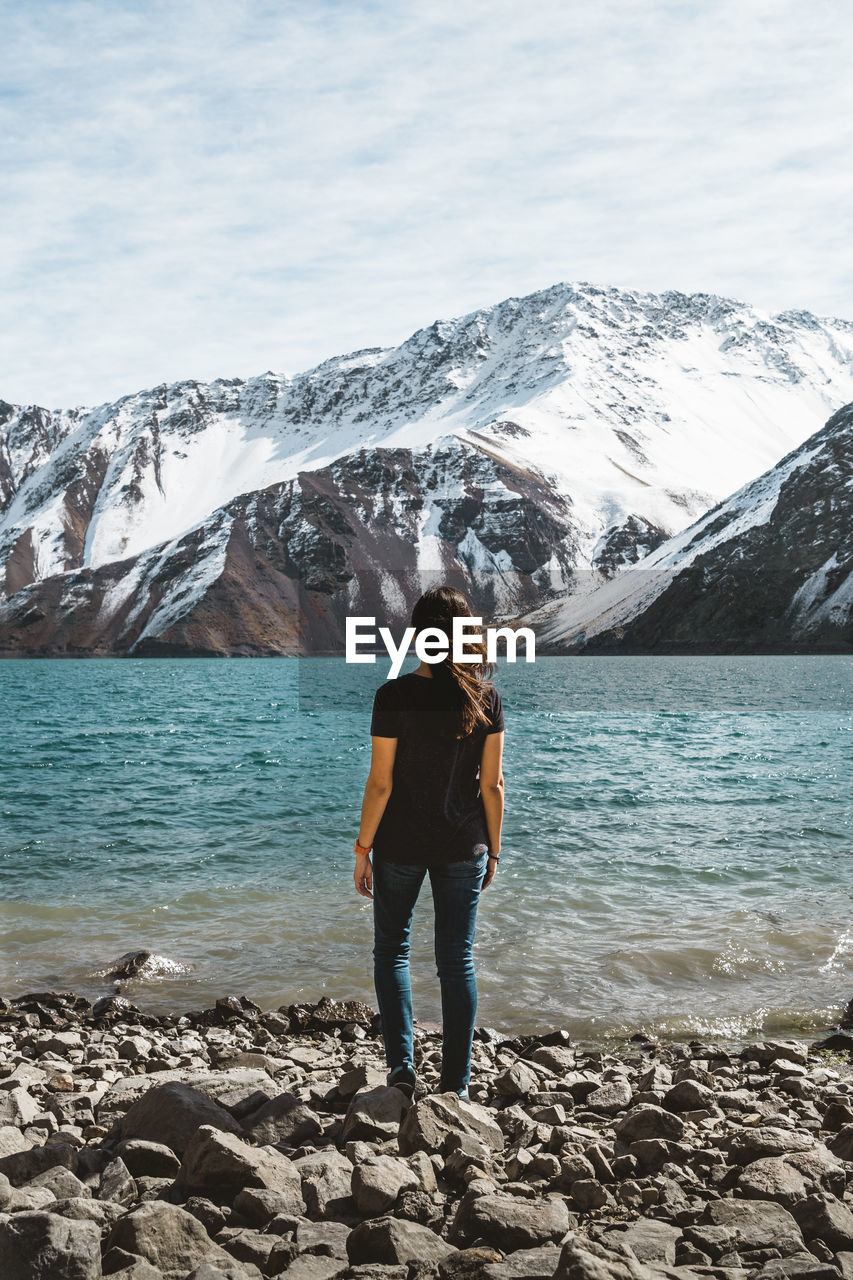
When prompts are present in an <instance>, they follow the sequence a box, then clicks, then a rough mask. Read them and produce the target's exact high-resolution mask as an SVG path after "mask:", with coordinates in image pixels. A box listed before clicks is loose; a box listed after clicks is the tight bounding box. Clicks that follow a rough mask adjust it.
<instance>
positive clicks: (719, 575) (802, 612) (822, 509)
mask: <svg viewBox="0 0 853 1280" xmlns="http://www.w3.org/2000/svg"><path fill="white" fill-rule="evenodd" d="M851 529H853V404H851V405H847V406H846V407H845V408H843V409H840V410H839V411H838V412H837V413H835V414H833V416H832V417H831V418H830V419H829V421H828V422H827V423H826V425H825V426H824V427H823V428H822V429H821V430H820V431H818V432H816V433H815V434H814V435H813V436H811V437H810V438H809V439H808V440H806V442H805V443H804V444H802V445H801V446H800V447H799V448H797V449H793V450H792V451H791V452H790V453H789V454H787V455H786V456H785V457H784V458H782V460H781V461H780V462H779V463H777V465H776V466H775V467H771V469H770V470H769V471H767V472H765V474H764V475H762V476H759V477H758V479H757V480H754V481H752V483H750V484H747V485H744V487H743V488H742V489H740V490H738V492H737V493H735V494H733V495H732V496H731V497H730V498H728V499H727V500H726V501H724V502H721V503H718V504H717V506H715V507H714V508H713V509H712V510H711V511H709V512H707V513H706V514H705V515H704V516H703V517H702V518H701V519H700V520H697V521H696V522H695V523H694V524H692V525H691V526H690V527H689V528H688V529H685V530H684V531H683V532H682V533H680V534H678V535H676V536H675V537H673V538H671V539H669V541H667V542H665V543H663V544H662V545H661V546H660V547H658V548H657V549H656V550H655V551H653V552H652V553H651V554H650V555H648V556H646V557H645V558H644V559H643V560H640V561H639V562H638V563H637V564H636V565H633V566H631V567H630V568H629V569H626V570H624V572H622V573H621V574H619V575H618V576H617V577H615V578H613V579H611V580H610V581H609V582H606V583H603V584H601V585H599V586H597V587H596V586H595V585H594V582H593V575H592V574H589V575H586V580H587V584H588V585H589V586H590V587H591V589H588V590H587V591H578V592H577V593H575V594H573V595H572V596H571V597H570V598H569V599H568V600H566V601H564V602H561V603H560V604H557V605H554V604H551V605H545V606H542V607H540V608H539V609H537V610H534V611H533V612H532V613H531V614H530V615H529V616H528V617H527V618H525V619H524V621H525V622H526V623H527V624H528V625H531V626H533V627H534V628H535V629H536V633H537V637H538V639H539V643H540V645H541V646H542V647H547V648H548V649H551V650H552V651H553V650H579V649H583V650H587V651H597V652H622V653H631V652H634V653H636V652H646V653H649V652H654V653H668V652H670V653H671V652H714V653H720V652H760V651H766V650H771V651H783V652H784V651H791V650H799V651H820V650H832V651H842V652H853V538H851ZM595 576H596V577H599V578H600V575H595Z"/></svg>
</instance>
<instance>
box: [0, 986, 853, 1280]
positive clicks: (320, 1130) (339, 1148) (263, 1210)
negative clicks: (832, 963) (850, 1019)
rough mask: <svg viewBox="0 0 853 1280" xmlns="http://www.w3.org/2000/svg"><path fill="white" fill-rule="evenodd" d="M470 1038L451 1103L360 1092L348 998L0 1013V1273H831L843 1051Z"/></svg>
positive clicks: (852, 1114) (851, 1166)
mask: <svg viewBox="0 0 853 1280" xmlns="http://www.w3.org/2000/svg"><path fill="white" fill-rule="evenodd" d="M820 1043H821V1044H823V1046H824V1047H823V1048H819V1047H818V1046H817V1045H815V1044H809V1043H806V1042H803V1041H796V1040H784V1041H782V1040H764V1041H760V1042H754V1043H753V1044H751V1045H748V1046H744V1047H743V1048H742V1049H741V1050H740V1051H734V1050H731V1049H726V1048H724V1047H723V1046H722V1045H720V1044H716V1043H715V1044H708V1043H700V1042H699V1041H693V1042H691V1043H690V1044H684V1043H677V1042H673V1043H670V1042H658V1043H655V1042H652V1041H649V1040H646V1039H645V1038H643V1039H640V1038H637V1040H636V1042H635V1043H634V1044H633V1045H630V1046H626V1047H625V1048H624V1049H623V1050H622V1051H620V1052H611V1051H608V1050H606V1049H604V1048H598V1049H595V1048H586V1047H584V1046H582V1045H580V1044H575V1043H573V1042H572V1040H571V1038H570V1036H569V1035H568V1033H567V1032H566V1031H565V1030H563V1029H559V1028H558V1029H555V1030H552V1031H541V1032H539V1033H538V1034H536V1035H530V1036H515V1037H501V1036H499V1035H497V1033H494V1032H491V1031H489V1029H488V1028H484V1027H478V1028H477V1030H476V1032H475V1040H474V1047H473V1052H472V1073H471V1084H470V1093H471V1098H470V1101H466V1100H463V1099H459V1098H457V1097H456V1095H453V1094H439V1093H437V1092H435V1090H436V1088H437V1085H438V1071H439V1065H440V1049H441V1036H440V1030H438V1029H436V1028H435V1027H434V1026H431V1025H430V1024H422V1023H419V1022H417V1021H416V1022H415V1065H416V1069H417V1072H418V1077H419V1086H418V1090H417V1091H416V1094H415V1097H414V1099H412V1100H410V1099H408V1098H406V1097H405V1095H404V1094H402V1093H401V1092H400V1091H398V1090H396V1089H393V1088H388V1087H387V1086H386V1084H385V1078H386V1067H385V1062H384V1051H383V1046H382V1040H381V1035H380V1028H379V1022H378V1014H376V1013H375V1011H374V1010H372V1009H371V1008H370V1007H369V1006H367V1005H364V1004H361V1003H360V1002H358V1001H334V1000H330V999H328V998H324V999H323V1000H321V1001H319V1002H318V1003H317V1004H299V1005H291V1006H289V1007H288V1008H287V1009H285V1008H283V1007H282V1009H279V1010H266V1011H265V1010H263V1009H261V1008H260V1007H259V1006H258V1005H255V1004H254V1003H253V1002H252V1001H250V1000H247V999H246V998H245V997H237V996H226V997H224V998H222V999H220V1000H218V1001H216V1003H215V1004H214V1005H212V1006H211V1007H210V1008H207V1009H203V1010H197V1011H194V1012H189V1013H185V1014H177V1013H176V1014H172V1015H155V1014H148V1013H145V1012H143V1011H138V1010H134V1008H133V1007H132V1006H131V1005H130V1003H129V1001H127V1000H126V999H125V998H124V997H122V996H118V995H113V996H105V997H104V998H103V1000H101V1001H99V1002H97V1003H96V1005H95V1006H94V1008H92V1006H90V1005H89V1002H88V1001H86V1000H83V999H81V998H79V997H75V996H74V995H72V994H71V993H58V992H41V993H30V994H29V995H24V996H19V997H15V998H13V999H11V1000H5V999H0V1275H2V1276H3V1277H4V1280H6V1277H9V1280H29V1278H30V1277H32V1278H33V1280H36V1278H41V1277H44V1278H45V1280H64V1278H65V1277H67V1278H68V1280H71V1278H73V1280H99V1278H100V1277H101V1276H103V1275H112V1276H116V1277H118V1280H161V1278H162V1280H186V1278H188V1277H190V1276H192V1277H193V1280H244V1278H245V1280H258V1278H259V1277H267V1276H270V1277H272V1276H277V1275H287V1274H290V1275H291V1280H336V1278H338V1277H339V1278H340V1280H427V1277H432V1276H435V1277H437V1280H535V1278H536V1277H541V1280H552V1278H553V1280H699V1278H700V1277H707V1278H709V1280H746V1277H748V1276H749V1277H751V1276H753V1275H754V1276H756V1277H760V1280H788V1278H789V1277H790V1278H793V1277H803V1278H804V1280H853V1035H851V1034H850V1033H848V1032H845V1031H844V1030H843V1029H841V1028H839V1029H838V1030H837V1031H836V1032H835V1033H834V1035H833V1036H830V1037H828V1038H827V1040H826V1041H825V1042H820Z"/></svg>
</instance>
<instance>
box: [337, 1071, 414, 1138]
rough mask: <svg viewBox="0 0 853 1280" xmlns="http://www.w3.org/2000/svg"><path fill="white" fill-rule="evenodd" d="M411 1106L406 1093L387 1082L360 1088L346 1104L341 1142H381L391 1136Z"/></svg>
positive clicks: (396, 1130) (392, 1136) (394, 1133)
mask: <svg viewBox="0 0 853 1280" xmlns="http://www.w3.org/2000/svg"><path fill="white" fill-rule="evenodd" d="M410 1107H411V1102H410V1100H409V1099H408V1098H407V1097H406V1095H405V1094H404V1093H402V1092H401V1091H400V1090H399V1089H394V1088H393V1087H389V1086H388V1085H384V1084H381V1085H376V1086H375V1087H374V1088H372V1089H359V1091H358V1093H356V1094H355V1095H354V1096H353V1098H352V1100H351V1102H350V1104H349V1106H348V1107H347V1113H346V1115H345V1116H344V1123H343V1129H342V1131H341V1141H342V1142H350V1141H355V1140H357V1139H361V1140H362V1141H364V1142H382V1141H384V1139H385V1138H394V1137H396V1135H397V1132H398V1130H399V1128H400V1121H401V1120H402V1119H403V1116H404V1115H405V1114H406V1112H407V1111H408V1110H409V1108H410Z"/></svg>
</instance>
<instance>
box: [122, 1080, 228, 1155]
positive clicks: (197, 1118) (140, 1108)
mask: <svg viewBox="0 0 853 1280" xmlns="http://www.w3.org/2000/svg"><path fill="white" fill-rule="evenodd" d="M202 1125H204V1126H208V1127H212V1128H214V1129H220V1130H222V1132H223V1133H241V1132H242V1130H241V1128H240V1126H239V1124H238V1123H237V1121H236V1120H235V1119H234V1118H233V1116H231V1115H229V1113H228V1112H227V1111H226V1110H225V1108H224V1107H220V1106H219V1104H218V1103H217V1102H214V1101H213V1100H212V1099H211V1098H209V1097H208V1096H207V1094H206V1093H201V1092H200V1091H199V1090H198V1089H193V1088H192V1087H191V1086H190V1085H188V1084H182V1083H181V1082H180V1081H178V1080H173V1081H168V1082H167V1083H166V1084H161V1085H155V1086H154V1087H152V1088H149V1089H147V1090H146V1091H145V1093H143V1095H142V1097H141V1098H138V1099H137V1101H136V1102H134V1103H133V1104H132V1105H131V1106H130V1107H129V1108H128V1110H127V1111H126V1112H125V1114H124V1115H123V1116H122V1118H121V1119H120V1120H119V1122H118V1126H117V1135H118V1137H119V1138H145V1139H146V1140H147V1141H149V1142H152V1141H153V1142H161V1143H164V1144H165V1145H166V1146H167V1147H171V1149H172V1150H173V1151H175V1152H177V1154H178V1155H183V1153H184V1151H185V1150H186V1148H187V1146H188V1145H189V1142H190V1140H191V1139H192V1137H193V1135H194V1134H195V1132H196V1130H197V1129H198V1128H199V1127H200V1126H202Z"/></svg>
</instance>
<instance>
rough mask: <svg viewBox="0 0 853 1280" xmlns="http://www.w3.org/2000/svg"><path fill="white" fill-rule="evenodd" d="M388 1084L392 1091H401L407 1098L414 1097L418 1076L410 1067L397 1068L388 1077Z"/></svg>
mask: <svg viewBox="0 0 853 1280" xmlns="http://www.w3.org/2000/svg"><path fill="white" fill-rule="evenodd" d="M387 1083H388V1084H389V1085H390V1086H391V1088H392V1089H399V1090H400V1092H401V1093H402V1094H404V1095H405V1096H406V1097H407V1098H411V1097H413V1096H414V1092H415V1086H416V1085H417V1083H418V1080H417V1076H416V1075H415V1073H414V1071H412V1069H411V1068H410V1067H395V1068H394V1070H393V1071H392V1072H391V1074H390V1075H389V1077H388V1081H387Z"/></svg>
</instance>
